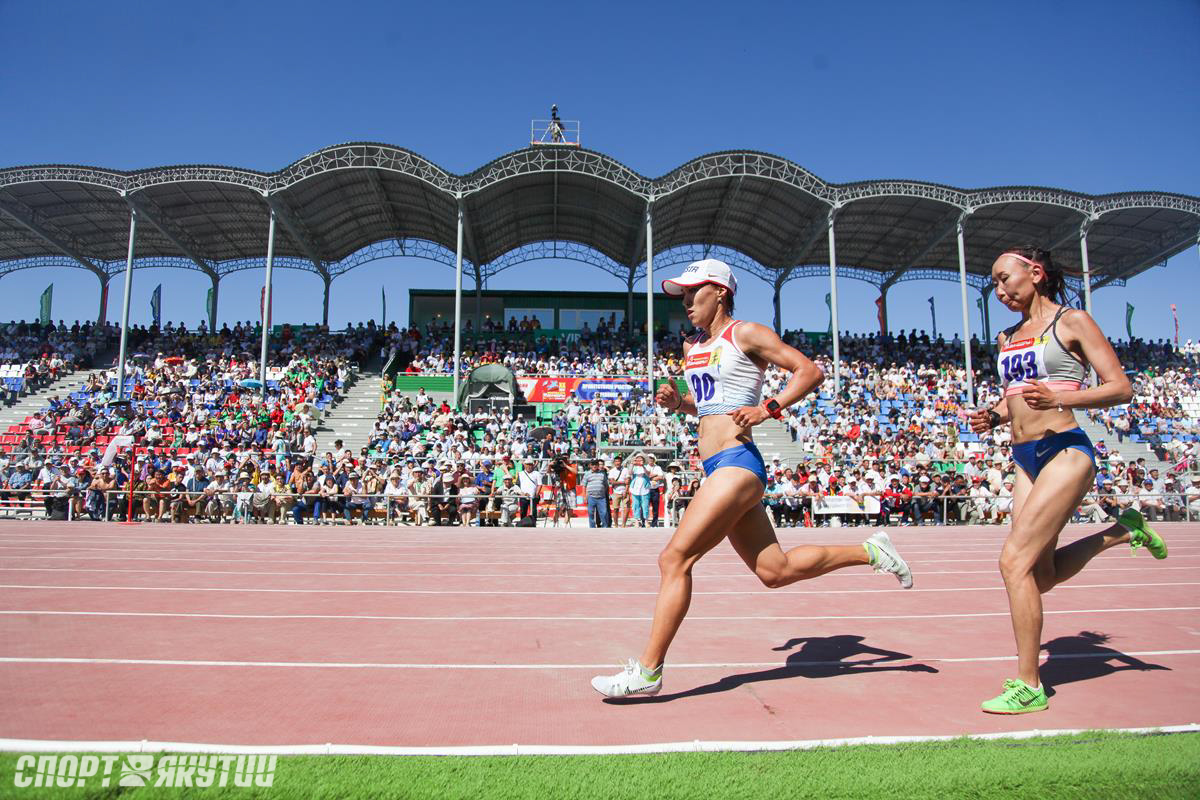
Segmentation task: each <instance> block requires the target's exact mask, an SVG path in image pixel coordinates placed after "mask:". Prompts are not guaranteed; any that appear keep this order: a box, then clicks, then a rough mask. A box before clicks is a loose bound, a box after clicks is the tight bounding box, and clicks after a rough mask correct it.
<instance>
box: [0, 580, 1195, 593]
mask: <svg viewBox="0 0 1200 800" xmlns="http://www.w3.org/2000/svg"><path fill="white" fill-rule="evenodd" d="M1148 586H1200V581H1182V582H1177V583H1085V584H1073V585H1072V584H1064V585H1062V586H1056V587H1055V589H1056V590H1057V591H1064V590H1067V589H1132V588H1143V587H1148ZM0 589H35V590H36V589H41V590H47V589H68V590H71V591H101V592H255V593H271V594H405V595H408V594H420V595H426V594H428V595H488V596H493V597H494V596H496V595H531V596H538V597H545V596H550V597H588V596H602V597H612V596H620V597H624V596H635V595H649V596H652V597H655V596H657V595H658V592H657V591H654V592H632V591H615V592H549V591H541V590H514V589H497V590H495V591H492V590H488V589H293V588H276V587H270V588H263V587H241V588H239V587H232V586H61V585H53V584H16V583H5V584H0ZM903 591H907V592H909V593H913V594H915V593H917V592H996V591H1004V587H1003V586H964V587H955V588H950V587H946V588H935V589H907V590H905V589H900V588H891V589H813V590H810V591H805V590H793V591H790V592H772V591H771V590H770V589H766V588H763V589H759V590H756V591H722V592H692V595H693V596H698V595H708V596H718V595H760V596H761V595H768V594H775V595H779V596H790V595H796V594H881V593H884V592H903Z"/></svg>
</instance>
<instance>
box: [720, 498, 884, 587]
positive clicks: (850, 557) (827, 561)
mask: <svg viewBox="0 0 1200 800" xmlns="http://www.w3.org/2000/svg"><path fill="white" fill-rule="evenodd" d="M729 542H730V544H732V545H733V549H734V550H736V551H737V554H738V555H739V556H741V558H742V560H743V561H745V562H746V566H748V567H749V568H750V569H752V570H753V571H754V574H755V575H757V576H758V579H759V580H761V581H762V582H763V585H764V586H768V587H770V588H772V589H777V588H779V587H780V586H787V585H788V584H789V583H795V582H796V581H803V580H808V579H809V578H815V577H817V576H818V575H824V574H825V573H827V572H832V571H833V570H835V569H842V568H843V567H852V566H859V565H866V564H868V563H869V559H868V557H867V551H866V549H864V548H863V546H862V545H861V544H853V545H829V546H825V545H812V544H804V545H800V546H798V547H793V548H792V549H791V550H788V551H787V552H784V550H783V548H782V547H780V546H779V540H778V539H777V538H776V537H775V529H774V528H773V527H772V526H771V519H770V517H768V516H767V511H766V509H764V508H763V507H762V505H761V504H757V505H755V506H754V507H753V508H751V509H750V510H749V511H747V512H746V513H745V514H744V515H743V516H742V518H741V519H740V520H738V521H737V523H736V524H735V525H734V526H733V529H732V530H731V531H730V532H729Z"/></svg>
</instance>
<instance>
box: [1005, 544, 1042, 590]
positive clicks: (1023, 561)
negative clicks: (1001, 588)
mask: <svg viewBox="0 0 1200 800" xmlns="http://www.w3.org/2000/svg"><path fill="white" fill-rule="evenodd" d="M1036 562H1037V556H1036V554H1029V553H1025V552H1024V551H1022V549H1021V548H1019V547H1015V546H1013V545H1011V544H1006V545H1004V549H1003V550H1001V551H1000V574H1001V576H1003V577H1004V580H1005V582H1006V583H1007V582H1010V581H1013V580H1017V579H1020V578H1024V577H1026V576H1027V575H1029V574H1030V573H1031V572H1033V568H1034V565H1035V564H1036Z"/></svg>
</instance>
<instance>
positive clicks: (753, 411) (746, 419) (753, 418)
mask: <svg viewBox="0 0 1200 800" xmlns="http://www.w3.org/2000/svg"><path fill="white" fill-rule="evenodd" d="M729 416H731V417H733V421H734V422H736V423H737V424H738V425H740V426H741V427H743V428H749V427H752V426H754V425H757V424H758V423H760V422H762V421H763V420H764V419H767V418H768V417H770V416H771V415H770V414H768V413H767V410H766V409H765V408H763V407H762V406H742V407H741V408H739V409H738V410H737V411H734V412H733V413H731V414H730V415H729Z"/></svg>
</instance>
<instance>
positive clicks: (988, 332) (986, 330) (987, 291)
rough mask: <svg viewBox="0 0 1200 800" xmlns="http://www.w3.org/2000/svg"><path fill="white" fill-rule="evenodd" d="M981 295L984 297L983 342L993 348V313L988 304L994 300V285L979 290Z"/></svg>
mask: <svg viewBox="0 0 1200 800" xmlns="http://www.w3.org/2000/svg"><path fill="white" fill-rule="evenodd" d="M979 294H980V295H981V296H982V297H983V318H982V320H981V322H982V324H983V341H984V344H987V345H988V346H991V343H992V311H991V309H990V308H988V302H989V301H990V300H991V299H992V285H991V284H990V283H989V284H986V285H985V286H984V287H983V288H982V289H980V290H979Z"/></svg>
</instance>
